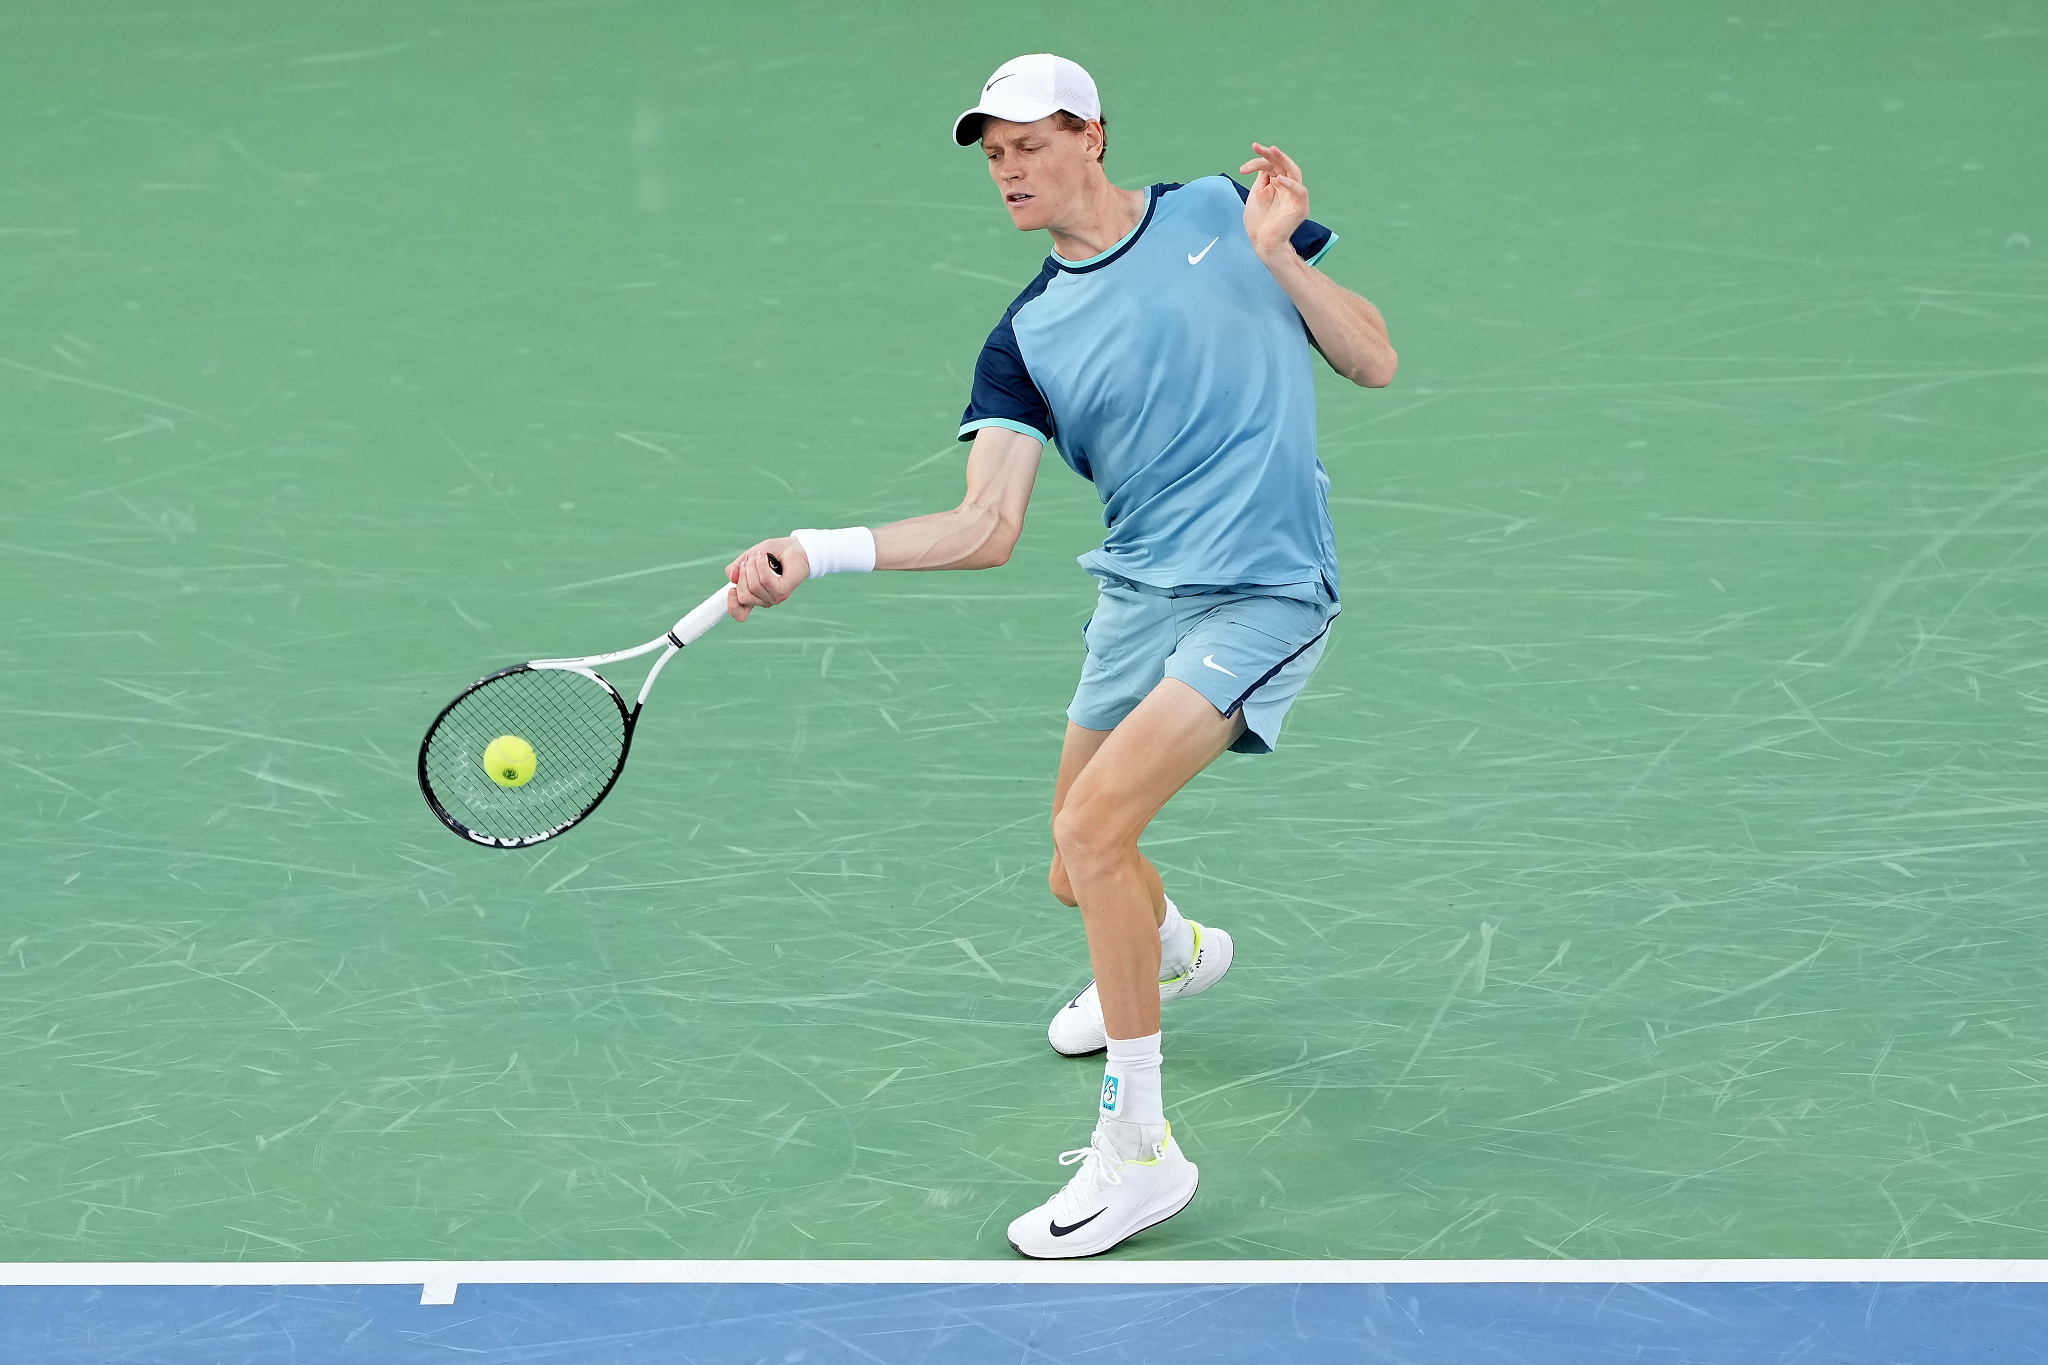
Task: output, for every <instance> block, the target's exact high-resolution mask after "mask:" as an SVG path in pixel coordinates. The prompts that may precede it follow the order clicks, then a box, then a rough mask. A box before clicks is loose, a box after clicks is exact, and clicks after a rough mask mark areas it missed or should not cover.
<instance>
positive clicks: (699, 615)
mask: <svg viewBox="0 0 2048 1365" xmlns="http://www.w3.org/2000/svg"><path fill="white" fill-rule="evenodd" d="M769 562H770V563H772V564H774V565H775V571H776V572H777V573H780V572H782V565H781V564H780V562H778V561H776V560H775V558H774V557H773V556H770V559H769ZM728 591H729V590H728V588H727V587H724V586H721V587H720V588H719V590H718V591H717V592H715V593H713V594H711V596H709V597H707V598H705V599H704V600H703V601H702V602H700V603H699V604H698V605H697V606H695V607H693V608H692V609H691V610H690V611H689V613H688V614H686V615H685V616H684V617H683V618H682V619H681V620H680V621H677V622H676V623H675V624H674V625H673V626H671V627H669V629H668V630H667V631H665V632H663V633H662V634H660V635H658V636H656V637H655V638H654V639H652V640H649V641H648V642H647V643H646V644H644V645H635V646H634V647H633V648H631V649H620V650H614V651H613V652H611V653H610V654H586V655H583V656H582V657H580V658H574V659H530V660H528V661H527V662H526V663H523V664H513V665H512V666H511V667H509V668H501V669H499V670H498V671H497V672H495V673H490V674H486V675H485V676H483V677H481V678H478V679H477V680H476V681H475V682H473V683H471V684H470V685H469V686H467V687H465V688H463V689H462V691H460V692H459V693H457V694H456V696H455V700H453V701H451V702H449V703H448V704H447V705H446V706H444V707H442V708H441V710H440V713H439V714H437V715H436V716H435V717H434V723H433V724H431V725H429V726H428V727H427V733H426V737H425V738H424V739H422V740H421V741H420V758H419V780H420V795H422V796H424V797H426V799H427V807H428V809H430V810H432V811H433V812H434V816H435V818H436V819H438V820H439V821H440V822H441V823H442V824H444V825H446V826H447V827H448V828H449V829H452V830H454V831H455V832H456V833H457V834H460V835H461V836H462V837H463V838H465V839H468V840H469V841H470V842H472V843H476V844H481V845H483V846H484V847H485V848H531V847H533V846H534V845H535V844H537V843H540V842H541V841H542V840H545V839H552V838H554V837H555V836H556V835H557V834H560V833H561V832H562V831H563V830H565V829H569V828H571V827H572V826H574V825H577V824H580V823H581V822H582V821H583V820H584V818H585V817H587V816H588V815H589V814H590V813H591V812H592V811H594V810H596V809H597V808H598V807H599V806H600V805H602V804H603V803H604V799H605V797H607V796H609V795H611V791H612V788H613V787H614V786H616V785H617V784H618V781H619V774H620V773H622V772H624V771H625V770H626V756H627V755H628V754H630V753H632V752H633V727H634V725H635V724H637V723H638V722H639V720H640V708H641V707H643V706H645V705H646V704H647V694H648V693H649V692H652V691H653V690H654V680H655V679H656V678H658V677H660V676H661V670H662V669H664V668H666V667H668V661H669V660H670V659H673V658H675V657H676V655H677V654H679V653H680V652H682V650H683V649H685V648H686V647H687V646H688V645H689V644H690V642H691V641H693V640H695V639H697V638H698V637H699V636H701V635H703V634H704V632H705V631H707V630H710V629H711V628H712V627H713V626H715V625H717V624H718V623H719V622H720V621H722V620H724V619H725V616H726V595H727V592H728ZM664 645H665V646H667V648H666V649H663V648H662V647H663V646H664ZM657 649H660V650H662V655H661V657H660V658H659V659H656V660H655V661H654V667H652V668H650V669H648V670H647V677H646V679H645V680H644V681H643V682H641V684H640V693H639V695H638V696H637V697H635V698H634V699H633V706H632V709H631V710H628V709H627V707H626V700H625V698H624V697H622V696H620V695H619V689H618V688H616V687H613V686H612V685H611V683H609V682H607V681H606V680H605V679H604V678H603V677H602V676H601V675H600V674H599V673H598V672H597V670H598V669H599V668H600V667H602V666H603V665H605V664H615V663H620V662H623V661H624V660H627V659H637V658H639V657H640V656H641V655H643V654H651V653H653V652H654V651H655V650H657ZM542 670H551V671H558V672H563V673H581V674H582V675H583V676H584V677H586V678H588V679H590V680H591V681H592V682H594V683H596V684H597V685H598V686H599V687H602V688H603V689H604V691H605V695H606V696H608V697H610V698H611V699H612V705H614V706H616V707H618V708H619V719H620V720H621V721H622V722H624V725H625V734H624V735H623V736H622V737H621V738H620V741H619V761H618V762H617V763H614V764H613V765H612V771H611V776H609V777H607V778H606V779H605V783H604V787H603V789H602V790H600V791H599V792H598V794H597V795H596V796H594V797H592V798H591V800H590V802H589V804H588V805H586V806H584V808H583V809H582V810H581V811H580V812H578V813H577V814H576V815H574V816H572V817H571V818H569V819H567V820H564V821H562V822H561V823H560V824H558V825H556V826H554V827H553V828H552V829H548V830H545V831H543V832H541V833H539V834H526V835H521V836H519V837H518V838H516V839H502V838H499V837H498V836H496V835H493V834H482V833H479V832H477V831H476V830H473V829H471V828H469V826H467V825H465V824H463V823H462V822H461V821H460V820H457V819H456V818H455V817H454V816H453V815H450V814H449V813H448V810H447V808H446V807H445V806H443V805H442V804H441V801H440V798H438V797H436V796H435V795H434V787H433V783H432V782H431V781H429V780H428V778H427V750H428V748H429V747H430V746H431V745H432V744H433V742H434V735H435V733H436V732H438V731H439V730H440V728H441V722H442V721H444V720H446V719H447V718H448V713H449V712H450V711H453V710H454V709H455V708H456V707H457V706H459V705H461V704H462V701H463V699H464V698H466V697H468V696H469V695H470V693H472V692H474V691H476V690H477V689H478V688H480V687H483V686H485V685H486V684H489V683H493V682H496V681H497V680H498V679H500V678H503V677H508V676H510V675H511V674H514V673H526V672H537V671H542Z"/></svg>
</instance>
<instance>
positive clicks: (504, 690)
mask: <svg viewBox="0 0 2048 1365" xmlns="http://www.w3.org/2000/svg"><path fill="white" fill-rule="evenodd" d="M501 735H516V736H518V737H519V738H520V739H523V740H525V741H526V742H527V743H528V744H530V745H532V746H533V752H534V771H533V776H532V777H531V778H529V779H528V780H527V781H526V782H525V783H523V784H522V785H520V786H516V787H506V786H501V785H499V784H498V783H497V782H495V781H493V780H492V779H491V776H490V774H489V772H488V771H487V770H486V769H485V767H484V760H483V755H484V749H485V747H486V746H487V745H489V744H490V742H491V741H492V740H494V739H497V738H498V737H499V736H501ZM625 751H626V716H625V711H624V707H623V704H622V703H621V702H620V701H619V699H618V697H617V696H616V694H614V693H613V692H612V691H611V689H609V688H608V687H606V686H605V685H604V684H603V683H601V682H598V681H596V680H595V679H593V678H591V677H588V676H586V675H584V674H581V673H576V672H572V671H570V670H567V669H553V668H529V669H521V670H519V671H517V672H512V673H506V674H503V675H501V676H499V677H495V678H490V679H486V680H485V681H484V682H481V683H479V684H477V685H476V686H475V687H473V688H471V689H470V690H469V691H468V692H466V693H464V694H463V695H462V696H461V697H460V698H459V699H457V700H456V702H455V703H454V704H453V705H452V706H450V707H449V708H448V711H447V712H446V714H444V715H443V716H442V717H441V719H440V721H439V722H438V723H437V724H436V725H435V727H434V732H433V734H432V735H431V736H430V737H429V738H428V741H427V748H426V754H425V773H426V778H427V785H428V786H429V788H430V789H431V791H432V794H433V796H434V798H435V799H436V800H437V801H438V802H440V804H441V807H442V809H443V810H445V811H446V812H447V814H448V815H449V816H451V817H452V818H453V819H454V820H455V821H456V822H457V823H459V824H461V825H462V826H464V827H465V828H467V829H469V830H472V831H474V832H476V833H477V834H481V835H484V836H486V837H488V838H492V839H504V840H525V839H535V838H538V837H540V836H541V835H544V834H547V833H549V832H550V831H553V830H555V829H558V828H560V827H561V826H562V825H564V824H567V823H569V822H571V821H573V820H576V819H578V818H579V817H581V816H582V815H584V814H585V813H586V812H588V811H589V810H590V808H591V807H592V806H594V805H595V804H596V803H597V801H598V799H599V798H601V797H602V796H603V795H604V794H605V791H606V789H607V788H608V787H609V786H610V785H611V781H612V777H613V775H614V774H615V773H616V772H617V771H618V767H619V763H620V761H621V760H622V759H623V758H624V757H625Z"/></svg>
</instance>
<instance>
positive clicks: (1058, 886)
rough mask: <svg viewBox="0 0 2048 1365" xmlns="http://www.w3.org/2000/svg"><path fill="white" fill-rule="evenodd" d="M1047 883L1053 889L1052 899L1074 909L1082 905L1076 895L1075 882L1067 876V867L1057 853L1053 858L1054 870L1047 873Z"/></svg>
mask: <svg viewBox="0 0 2048 1365" xmlns="http://www.w3.org/2000/svg"><path fill="white" fill-rule="evenodd" d="M1045 882H1046V885H1047V886H1049V887H1051V888H1052V898H1053V899H1054V900H1056V901H1058V902H1059V903H1060V904H1061V905H1065V906H1069V907H1072V906H1077V905H1079V904H1080V903H1081V898H1080V897H1079V896H1076V895H1075V894H1074V880H1073V878H1071V877H1069V876H1068V875H1067V865H1066V864H1065V863H1063V862H1061V861H1060V856H1059V854H1057V853H1055V854H1053V856H1052V869H1051V871H1049V872H1047V873H1046V876H1045Z"/></svg>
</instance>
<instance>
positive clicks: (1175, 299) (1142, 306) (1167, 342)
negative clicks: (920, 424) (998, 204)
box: [960, 175, 1337, 599]
mask: <svg viewBox="0 0 2048 1365" xmlns="http://www.w3.org/2000/svg"><path fill="white" fill-rule="evenodd" d="M1245 193H1246V191H1245V190H1244V188H1243V187H1242V186H1240V185H1239V184H1238V183H1237V182H1236V181H1234V180H1232V179H1231V178H1230V177H1228V176H1223V175H1215V176H1210V177H1208V178H1206V179H1202V180H1197V181H1195V182H1193V183H1192V184H1188V185H1154V186H1152V187H1151V189H1150V190H1149V191H1147V195H1146V207H1145V216H1144V217H1143V218H1142V219H1140V220H1139V223H1138V226H1137V227H1135V228H1133V229H1132V230H1131V232H1130V234H1129V235H1128V236H1126V237H1125V238H1124V239H1123V240H1122V241H1120V242H1118V243H1117V244H1116V245H1115V246H1113V247H1111V248H1110V249H1109V250H1107V251H1105V252H1103V253H1102V254H1101V255H1099V256H1096V257H1093V258H1091V259H1089V260H1086V261H1079V262H1070V261H1063V260H1061V259H1060V258H1059V257H1058V256H1056V255H1055V256H1050V257H1048V258H1047V259H1046V262H1045V268H1044V269H1043V270H1041V271H1039V273H1038V278H1036V279H1035V280H1033V281H1032V282H1031V284H1030V285H1029V286H1028V287H1027V288H1026V289H1025V290H1024V292H1023V293H1022V294H1019V295H1018V296H1017V299H1016V302H1014V303H1012V304H1011V305H1010V307H1009V311H1007V312H1006V313H1004V314H1003V320H1002V322H1001V323H1000V324H998V325H997V327H996V329H995V331H994V332H992V333H990V335H989V339H988V341H987V343H986V344H985V345H984V346H983V347H982V352H981V358H980V360H979V361H978V362H977V363H976V365H975V372H974V390H973V394H972V397H971V398H970V401H969V402H968V405H967V412H966V414H965V416H964V417H963V419H962V422H961V427H960V437H961V439H962V440H968V439H971V438H972V436H973V434H974V433H975V432H976V431H979V430H980V429H981V428H983V427H989V426H997V427H1008V428H1010V429H1011V430H1013V431H1021V432H1024V433H1026V434H1027V435H1031V436H1035V437H1037V438H1038V439H1039V440H1041V441H1048V442H1052V443H1056V444H1057V445H1058V446H1059V451H1060V456H1061V458H1063V459H1065V460H1066V462H1067V463H1068V464H1069V465H1071V466H1073V468H1074V470H1075V472H1077V473H1078V474H1080V475H1081V476H1082V477H1083V478H1085V479H1090V480H1092V481H1093V482H1094V484H1095V488H1096V492H1097V493H1098V494H1099V495H1100V496H1101V498H1102V520H1103V524H1104V525H1106V526H1107V527H1108V528H1109V535H1108V537H1107V538H1106V539H1105V540H1104V542H1103V545H1102V548H1101V549H1099V550H1091V551H1090V552H1089V553H1087V554H1085V555H1082V556H1081V566H1082V567H1083V568H1085V569H1087V570H1089V571H1090V572H1091V573H1096V574H1108V575H1113V576H1115V577H1118V578H1123V579H1127V580H1129V581H1131V582H1134V583H1138V584H1143V585H1149V586H1151V587H1156V588H1180V589H1186V588H1191V587H1241V586H1259V587H1266V588H1273V589H1278V590H1280V591H1281V592H1283V593H1284V594H1285V595H1288V596H1307V597H1319V596H1321V595H1323V593H1325V592H1327V594H1328V595H1329V597H1331V598H1333V599H1334V598H1335V596H1336V593H1337V545H1336V537H1335V535H1334V533H1333V532H1332V530H1331V527H1330V508H1329V490H1330V479H1329V476H1328V475H1327V474H1326V473H1325V472H1324V471H1323V466H1322V462H1321V461H1320V460H1318V459H1317V458H1316V400H1315V387H1314V379H1313V369H1312V365H1313V359H1314V357H1313V352H1312V350H1311V348H1310V344H1309V334H1308V328H1307V326H1306V324H1304V323H1303V321H1302V318H1301V314H1300V313H1299V312H1297V311H1296V310H1295V307H1294V302H1293V300H1291V299H1289V298H1288V297H1287V294H1286V291H1285V290H1283V289H1281V288H1280V285H1279V283H1278V282H1277V281H1276V280H1274V278H1273V276H1272V274H1271V272H1269V271H1268V270H1267V269H1266V267H1265V266H1264V265H1263V264H1261V263H1260V261H1259V258H1258V257H1257V256H1256V255H1255V254H1254V253H1253V251H1252V245H1251V240H1250V239H1249V238H1248V237H1247V236H1246V235H1245V230H1244V196H1245ZM1335 240H1336V239H1335V236H1334V234H1332V233H1331V232H1330V230H1329V229H1328V228H1325V227H1323V226H1322V225H1320V224H1318V223H1314V222H1305V223H1303V224H1302V225H1301V227H1300V229H1298V230H1297V231H1296V232H1295V234H1294V239H1293V245H1294V249H1295V251H1296V252H1297V253H1299V254H1300V255H1301V257H1302V258H1303V259H1304V260H1307V261H1310V262H1314V261H1316V260H1318V259H1320V258H1321V256H1322V254H1323V253H1324V252H1325V251H1327V250H1328V249H1329V247H1330V244H1331V243H1332V242H1333V241H1335Z"/></svg>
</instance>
